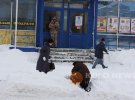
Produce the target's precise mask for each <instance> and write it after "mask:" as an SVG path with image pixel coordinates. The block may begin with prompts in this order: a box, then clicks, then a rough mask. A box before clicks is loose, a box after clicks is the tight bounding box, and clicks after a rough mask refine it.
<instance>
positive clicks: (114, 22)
mask: <svg viewBox="0 0 135 100" xmlns="http://www.w3.org/2000/svg"><path fill="white" fill-rule="evenodd" d="M117 31H118V18H117V17H108V19H107V32H115V33H116V32H117Z"/></svg>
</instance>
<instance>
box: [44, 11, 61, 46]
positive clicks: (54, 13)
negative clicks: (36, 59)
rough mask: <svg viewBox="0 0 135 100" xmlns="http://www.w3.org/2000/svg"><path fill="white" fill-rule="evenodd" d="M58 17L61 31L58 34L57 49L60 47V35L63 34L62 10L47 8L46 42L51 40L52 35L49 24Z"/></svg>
mask: <svg viewBox="0 0 135 100" xmlns="http://www.w3.org/2000/svg"><path fill="white" fill-rule="evenodd" d="M54 17H56V19H57V21H58V23H59V30H58V33H57V39H56V40H57V47H59V43H60V42H59V40H60V39H59V38H60V33H61V25H62V24H61V9H58V8H45V11H44V27H43V31H44V40H47V39H49V38H51V33H50V28H49V24H50V22H51V21H52V20H53V18H54Z"/></svg>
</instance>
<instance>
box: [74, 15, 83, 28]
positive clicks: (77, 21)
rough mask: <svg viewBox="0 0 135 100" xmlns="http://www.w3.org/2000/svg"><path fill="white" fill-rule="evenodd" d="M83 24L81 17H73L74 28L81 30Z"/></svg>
mask: <svg viewBox="0 0 135 100" xmlns="http://www.w3.org/2000/svg"><path fill="white" fill-rule="evenodd" d="M82 24H83V16H75V27H76V28H77V29H81V27H82Z"/></svg>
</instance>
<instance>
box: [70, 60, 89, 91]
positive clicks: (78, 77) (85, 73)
mask: <svg viewBox="0 0 135 100" xmlns="http://www.w3.org/2000/svg"><path fill="white" fill-rule="evenodd" d="M73 66H74V67H73V69H72V71H71V76H70V79H71V81H72V82H73V83H74V84H77V83H79V86H80V87H81V88H82V89H84V90H85V91H87V92H89V91H90V90H91V87H89V81H90V78H91V74H90V71H89V69H88V68H87V66H86V65H85V64H84V63H83V62H80V61H75V62H74V63H73Z"/></svg>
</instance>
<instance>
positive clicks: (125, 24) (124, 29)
mask: <svg viewBox="0 0 135 100" xmlns="http://www.w3.org/2000/svg"><path fill="white" fill-rule="evenodd" d="M119 33H130V18H127V17H126V18H124V17H122V18H120V26H119Z"/></svg>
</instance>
